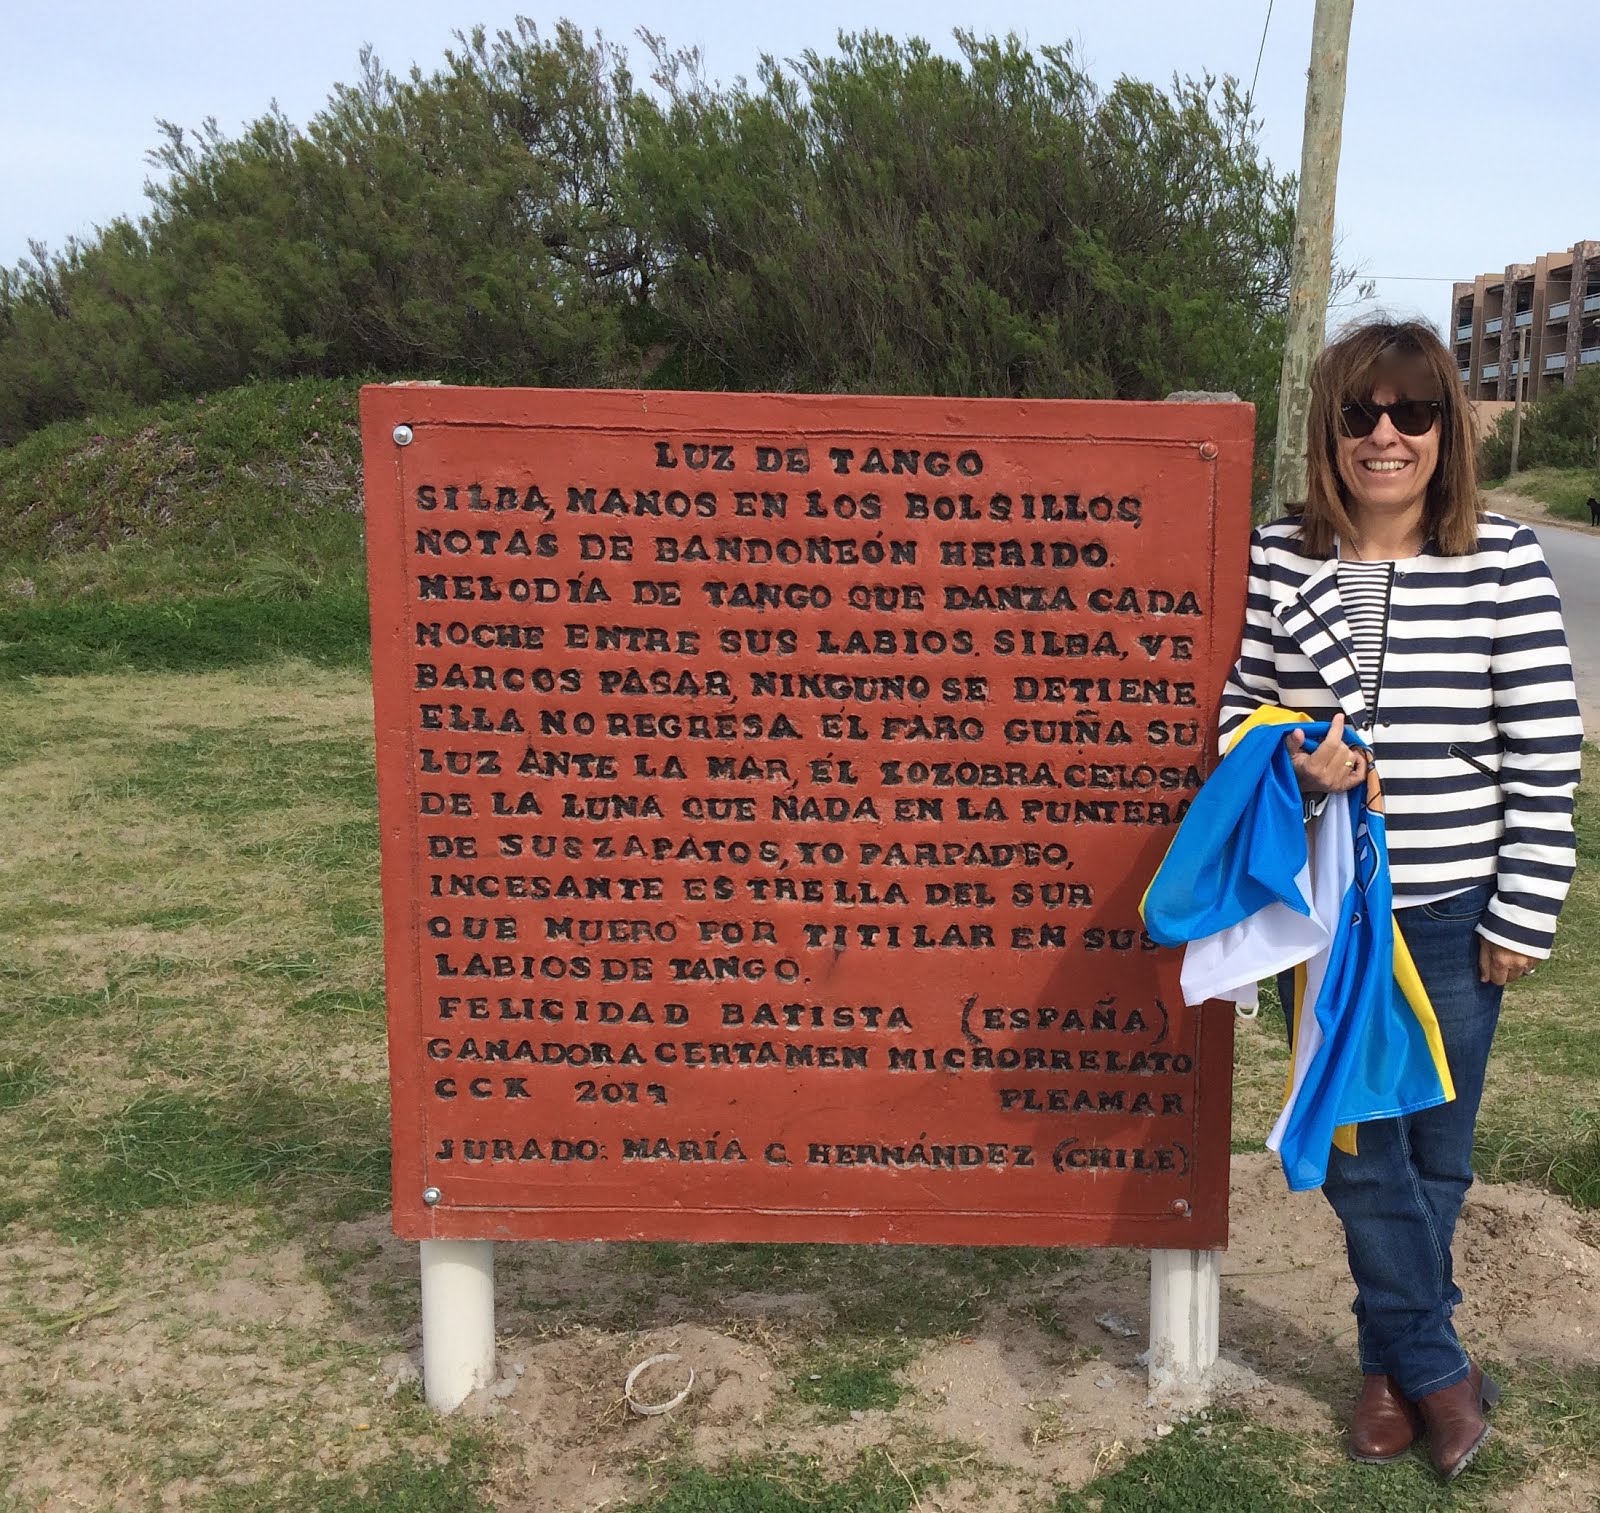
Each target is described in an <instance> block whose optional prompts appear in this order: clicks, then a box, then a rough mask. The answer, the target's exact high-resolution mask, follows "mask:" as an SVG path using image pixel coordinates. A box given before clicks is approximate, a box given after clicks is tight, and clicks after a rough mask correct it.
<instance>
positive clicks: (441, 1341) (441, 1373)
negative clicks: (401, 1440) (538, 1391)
mask: <svg viewBox="0 0 1600 1513" xmlns="http://www.w3.org/2000/svg"><path fill="white" fill-rule="evenodd" d="M493 1380H494V1243H493V1242H492V1241H490V1240H424V1241H423V1242H422V1391H423V1395H424V1396H425V1397H426V1398H427V1400H428V1406H429V1407H430V1408H432V1409H433V1410H434V1411H435V1412H437V1413H449V1412H450V1411H451V1410H452V1409H455V1408H459V1407H460V1406H461V1404H462V1403H463V1402H465V1401H466V1399H467V1397H468V1396H470V1395H471V1394H472V1393H474V1392H476V1391H477V1390H478V1388H480V1387H487V1386H488V1385H489V1383H490V1382H492V1381H493Z"/></svg>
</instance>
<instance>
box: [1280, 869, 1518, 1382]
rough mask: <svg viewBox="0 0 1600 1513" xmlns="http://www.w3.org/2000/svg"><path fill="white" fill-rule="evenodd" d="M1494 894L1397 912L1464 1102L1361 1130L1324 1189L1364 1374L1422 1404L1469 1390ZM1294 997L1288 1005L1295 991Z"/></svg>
mask: <svg viewBox="0 0 1600 1513" xmlns="http://www.w3.org/2000/svg"><path fill="white" fill-rule="evenodd" d="M1492 891H1493V890H1492V888H1490V887H1489V886H1488V885H1487V884H1485V885H1483V886H1481V887H1477V888H1473V889H1471V890H1469V891H1468V892H1465V893H1460V894H1457V895H1456V896H1455V897H1454V898H1447V899H1442V900H1440V902H1438V903H1437V904H1425V905H1423V906H1422V907H1420V908H1414V909H1402V910H1399V911H1398V912H1397V913H1396V915H1395V921H1396V923H1397V924H1398V925H1399V927H1400V933H1401V934H1402V935H1403V936H1404V937H1405V942H1406V945H1407V946H1408V947H1409V948H1410V951H1411V955H1412V959H1413V960H1414V961H1415V962H1416V965H1417V972H1418V974H1419V975H1420V976H1421V978H1422V982H1423V986H1424V987H1426V988H1427V990H1428V997H1429V999H1430V1001H1431V1002H1432V1004H1433V1009H1434V1013H1435V1014H1436V1015H1437V1016H1438V1019H1439V1028H1440V1031H1441V1032H1442V1034H1443V1037H1444V1047H1445V1055H1446V1058H1447V1059H1448V1061H1449V1063H1450V1075H1451V1078H1452V1079H1453V1080H1454V1082H1455V1088H1456V1096H1455V1101H1454V1102H1452V1103H1445V1104H1441V1105H1440V1106H1439V1107H1438V1108H1431V1109H1424V1110H1423V1111H1422V1112H1421V1113H1419V1114H1409V1115H1407V1116H1406V1117H1405V1118H1402V1119H1383V1120H1377V1121H1374V1122H1373V1123H1370V1124H1363V1125H1361V1126H1360V1127H1359V1128H1358V1130H1357V1134H1356V1147H1357V1152H1358V1153H1357V1154H1356V1155H1354V1156H1347V1155H1345V1154H1344V1153H1343V1152H1342V1151H1339V1150H1335V1151H1333V1152H1332V1154H1331V1156H1330V1159H1329V1162H1328V1179H1327V1181H1326V1182H1325V1183H1324V1184H1323V1189H1322V1190H1323V1192H1324V1194H1325V1195H1326V1196H1327V1199H1328V1202H1329V1203H1331V1204H1332V1205H1333V1211H1334V1212H1335V1213H1336V1214H1338V1216H1339V1219H1340V1222H1341V1223H1342V1224H1343V1225H1344V1238H1345V1251H1346V1254H1347V1255H1348V1257H1349V1261H1350V1275H1351V1277H1352V1278H1353V1279H1354V1281H1355V1284H1356V1301H1355V1303H1354V1304H1353V1308H1354V1312H1355V1316H1356V1324H1357V1331H1358V1336H1359V1348H1360V1352H1361V1369H1362V1371H1363V1372H1367V1373H1380V1374H1381V1373H1383V1372H1387V1373H1388V1374H1389V1375H1391V1376H1393V1377H1394V1378H1395V1380H1396V1381H1397V1382H1398V1383H1399V1384H1400V1390H1401V1391H1402V1392H1404V1393H1405V1395H1406V1396H1407V1397H1408V1398H1410V1399H1412V1400H1413V1401H1415V1400H1416V1399H1417V1398H1419V1397H1423V1396H1425V1395H1426V1394H1428V1393H1430V1392H1437V1391H1438V1390H1439V1389H1440V1388H1442V1387H1449V1386H1452V1385H1453V1384H1454V1383H1456V1382H1458V1381H1460V1380H1461V1379H1462V1378H1463V1377H1464V1376H1465V1375H1466V1374H1467V1368H1468V1364H1469V1362H1468V1360H1467V1353H1466V1351H1465V1350H1463V1349H1462V1346H1461V1341H1460V1340H1458V1339H1457V1338H1456V1332H1455V1328H1454V1326H1453V1325H1452V1324H1451V1322H1450V1318H1451V1315H1452V1314H1453V1313H1454V1312H1455V1307H1456V1304H1458V1303H1459V1302H1460V1301H1461V1291H1460V1289H1459V1288H1458V1287H1457V1286H1456V1284H1455V1277H1454V1274H1453V1269H1452V1264H1451V1256H1450V1248H1451V1244H1452V1242H1453V1241H1454V1239H1455V1229H1456V1219H1457V1217H1458V1216H1459V1215H1460V1213H1461V1204H1462V1201H1463V1200H1464V1199H1465V1197H1466V1195H1467V1189H1468V1188H1469V1187H1470V1186H1471V1185H1472V1134H1473V1127H1474V1125H1475V1124H1476V1123H1477V1118H1478V1104H1479V1102H1480V1101H1481V1100H1482V1097H1483V1078H1484V1071H1485V1068H1486V1067H1487V1065H1488V1061H1489V1047H1490V1046H1491V1045H1492V1044H1493V1042H1494V1032H1495V1025H1496V1024H1497V1023H1498V1021H1499V1018H1500V999H1501V996H1502V992H1503V990H1502V989H1500V988H1497V987H1495V986H1493V985H1492V984H1489V983H1483V982H1480V981H1479V980H1478V948H1479V943H1480V941H1479V937H1478V935H1477V934H1476V933H1475V932H1476V926H1477V923H1478V920H1479V918H1480V917H1481V916H1482V914H1483V911H1484V909H1485V908H1486V907H1487V906H1488V903H1489V898H1490V895H1491V893H1492ZM1282 986H1283V984H1282V982H1281V980H1280V988H1281V987H1282ZM1289 993H1290V996H1289V997H1287V998H1285V1000H1284V1002H1285V1003H1292V1002H1293V996H1292V995H1293V989H1292V984H1291V986H1290V989H1289Z"/></svg>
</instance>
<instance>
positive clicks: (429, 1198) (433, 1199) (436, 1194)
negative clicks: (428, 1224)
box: [422, 1187, 444, 1208]
mask: <svg viewBox="0 0 1600 1513" xmlns="http://www.w3.org/2000/svg"><path fill="white" fill-rule="evenodd" d="M442 1197H444V1194H443V1193H442V1192H440V1191H439V1189H438V1188H437V1187H425V1188H423V1189H422V1201H423V1202H424V1203H426V1204H427V1205H428V1207H429V1208H432V1207H433V1205H434V1204H435V1203H437V1202H438V1201H439V1199H441V1198H442Z"/></svg>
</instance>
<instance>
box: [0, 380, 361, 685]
mask: <svg viewBox="0 0 1600 1513" xmlns="http://www.w3.org/2000/svg"><path fill="white" fill-rule="evenodd" d="M356 388H357V385H355V384H353V383H348V382H325V381H321V380H313V379H303V380H297V381H292V382H283V383H261V384H251V385H246V386H244V387H241V388H238V389H232V390H228V391H226V392H224V393H220V394H215V395H211V396H207V397H206V398H203V399H196V400H173V401H170V402H168V403H166V404H163V405H157V406H152V407H147V408H144V409H137V410H131V411H129V412H128V413H126V414H125V415H121V416H118V417H116V418H114V419H102V420H98V421H93V422H89V421H81V422H80V421H73V422H65V423H62V424H59V425H55V426H51V427H48V428H47V429H45V430H43V431H39V432H36V433H34V434H33V435H31V436H28V437H26V438H25V439H24V440H23V441H21V442H19V443H18V444H17V445H16V446H14V447H9V448H0V540H4V541H5V543H6V553H5V569H4V571H3V572H0V680H5V679H13V680H14V679H19V678H23V677H27V676H65V675H74V674H83V673H97V672H98V673H112V672H127V671H138V672H157V671H168V672H192V671H196V670H201V669H208V668H219V667H240V666H251V665H259V664H261V663H265V662H272V661H275V660H277V659H279V658H281V657H284V656H290V655H292V656H300V657H304V658H306V659H308V660H310V661H313V662H318V663H321V664H323V665H327V666H347V667H364V666H366V664H367V657H368V631H367V601H366V588H365V579H366V568H365V538H364V535H363V523H362V516H361V460H360V443H359V437H358V433H357V426H356V411H355V403H356V399H355V396H356Z"/></svg>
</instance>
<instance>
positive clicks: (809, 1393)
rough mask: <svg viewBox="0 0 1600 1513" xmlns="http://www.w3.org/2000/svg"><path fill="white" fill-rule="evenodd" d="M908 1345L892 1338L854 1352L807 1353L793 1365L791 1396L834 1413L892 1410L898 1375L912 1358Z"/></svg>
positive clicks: (896, 1398) (900, 1389) (897, 1396)
mask: <svg viewBox="0 0 1600 1513" xmlns="http://www.w3.org/2000/svg"><path fill="white" fill-rule="evenodd" d="M912 1353H913V1352H912V1349H911V1347H910V1344H909V1342H907V1341H906V1340H904V1339H896V1340H893V1341H889V1342H875V1343H872V1344H869V1345H865V1346H857V1347H856V1348H854V1349H845V1350H842V1351H841V1350H837V1349H833V1350H830V1349H827V1348H824V1349H819V1350H811V1351H807V1352H806V1353H805V1354H804V1355H803V1356H801V1358H800V1360H799V1362H798V1363H797V1368H796V1371H795V1376H794V1392H795V1396H796V1397H798V1398H799V1399H800V1401H801V1402H805V1403H820V1404H822V1405H823V1406H824V1407H827V1408H831V1409H833V1410H834V1411H835V1412H836V1413H845V1414H848V1413H863V1412H865V1411H867V1410H868V1409H872V1408H881V1409H888V1408H893V1407H894V1406H895V1404H896V1403H898V1402H899V1401H900V1398H901V1394H902V1393H903V1392H904V1390H905V1388H904V1385H903V1384H902V1382H901V1380H900V1376H899V1373H900V1372H901V1371H902V1370H903V1369H904V1367H905V1366H906V1364H907V1363H908V1362H909V1361H910V1359H911V1356H912Z"/></svg>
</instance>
